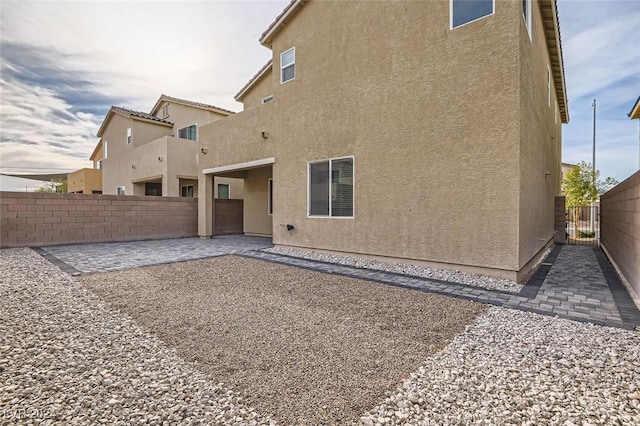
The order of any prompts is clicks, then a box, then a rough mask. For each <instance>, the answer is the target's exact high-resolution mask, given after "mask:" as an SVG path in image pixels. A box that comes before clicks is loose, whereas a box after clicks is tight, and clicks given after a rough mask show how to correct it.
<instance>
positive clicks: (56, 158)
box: [0, 0, 640, 180]
mask: <svg viewBox="0 0 640 426" xmlns="http://www.w3.org/2000/svg"><path fill="white" fill-rule="evenodd" d="M514 1H516V0H514ZM287 3H288V0H273V1H215V0H213V1H183V2H167V1H135V2H132V1H128V2H104V1H90V0H87V1H74V2H60V1H40V2H29V1H11V0H9V1H6V0H3V1H2V4H1V5H0V55H1V58H0V59H1V67H2V68H1V78H0V89H1V91H2V92H1V96H0V107H1V109H0V129H1V130H0V172H3V173H4V172H14V173H20V172H25V173H26V172H49V171H71V170H74V169H77V168H80V167H90V163H89V161H88V157H89V155H90V154H91V152H92V151H93V148H94V147H95V144H96V142H97V138H96V137H95V133H96V132H97V130H98V128H99V126H100V123H101V122H102V119H103V118H104V115H105V114H106V112H107V110H108V109H109V107H110V106H111V105H118V106H125V107H128V108H132V109H138V110H142V111H148V110H150V109H151V107H152V106H153V104H154V103H155V101H156V100H157V98H158V97H159V96H160V94H162V93H165V94H167V95H170V96H175V97H181V98H186V99H191V100H194V101H200V102H206V103H211V104H214V105H217V106H220V107H222V108H228V109H232V110H240V107H241V106H240V105H239V104H237V103H236V102H235V101H234V100H233V95H234V94H235V93H236V92H237V91H238V90H239V89H240V88H241V87H242V86H243V85H244V84H245V83H246V81H247V80H248V79H249V78H250V77H251V76H252V75H253V74H254V73H255V72H256V71H257V70H258V69H259V68H260V67H261V66H262V65H263V64H264V63H265V62H266V61H267V59H268V58H269V57H270V51H269V50H267V49H266V48H264V47H262V46H261V45H260V44H259V42H258V39H259V37H260V34H261V33H262V31H264V30H265V29H266V28H267V26H268V25H269V24H270V23H271V22H272V21H273V19H274V18H275V17H276V16H277V15H278V13H280V12H281V11H282V9H283V8H284V7H285V6H286V4H287ZM558 3H559V14H560V26H561V31H562V40H563V52H564V63H565V75H566V82H567V92H568V98H569V113H570V117H571V122H570V124H568V125H565V126H564V129H563V134H564V136H563V139H564V141H563V142H564V143H563V161H565V162H570V163H577V162H579V161H582V160H585V161H588V162H590V161H591V152H592V114H593V110H592V108H591V104H592V102H593V99H594V98H596V99H597V102H598V121H597V156H596V165H597V167H598V169H600V170H601V173H602V175H603V176H612V177H615V178H616V179H618V180H623V179H625V178H626V177H628V176H630V175H631V174H633V173H634V172H635V171H637V170H638V164H639V139H638V138H639V124H638V121H640V120H636V121H632V120H630V119H629V118H628V117H627V113H628V112H629V111H630V110H631V107H632V106H633V104H634V102H635V100H636V99H637V98H638V96H640V49H639V48H638V47H637V41H636V40H637V28H638V27H639V26H640V1H636V0H625V1H615V0H613V1H611V0H609V1H591V0H560V1H559V2H558Z"/></svg>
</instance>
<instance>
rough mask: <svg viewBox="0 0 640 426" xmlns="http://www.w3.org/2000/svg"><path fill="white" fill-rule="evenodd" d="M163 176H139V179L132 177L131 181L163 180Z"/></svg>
mask: <svg viewBox="0 0 640 426" xmlns="http://www.w3.org/2000/svg"><path fill="white" fill-rule="evenodd" d="M162 177H163V175H156V176H147V177H143V178H138V179H131V183H145V182H158V181H160V182H162Z"/></svg>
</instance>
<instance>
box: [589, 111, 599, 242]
mask: <svg viewBox="0 0 640 426" xmlns="http://www.w3.org/2000/svg"><path fill="white" fill-rule="evenodd" d="M592 106H593V176H592V183H593V188H594V190H596V191H597V188H596V100H595V99H594V100H593V105H592ZM595 216H596V202H595V200H594V201H593V203H591V230H592V231H594V232H595V230H596V227H595V224H596V218H595ZM599 237H600V236H599V235H596V238H599Z"/></svg>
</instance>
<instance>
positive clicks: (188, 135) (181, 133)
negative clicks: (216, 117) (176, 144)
mask: <svg viewBox="0 0 640 426" xmlns="http://www.w3.org/2000/svg"><path fill="white" fill-rule="evenodd" d="M178 137H179V138H180V139H189V140H192V141H197V140H198V125H197V124H192V125H191V126H187V127H183V128H182V129H178Z"/></svg>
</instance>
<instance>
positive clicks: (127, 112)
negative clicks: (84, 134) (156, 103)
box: [97, 106, 173, 137]
mask: <svg viewBox="0 0 640 426" xmlns="http://www.w3.org/2000/svg"><path fill="white" fill-rule="evenodd" d="M113 114H118V115H121V116H123V117H127V118H141V119H143V120H149V121H153V122H156V123H157V124H160V125H163V126H173V122H172V121H169V120H163V119H162V118H159V117H156V116H155V115H151V114H147V113H146V112H141V111H134V110H131V109H127V108H124V107H117V106H112V107H111V109H109V112H107V116H106V117H105V118H104V121H103V122H102V125H101V126H100V129H98V133H97V136H98V137H102V133H103V132H104V131H105V129H106V128H107V126H108V125H109V122H110V121H111V117H113Z"/></svg>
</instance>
